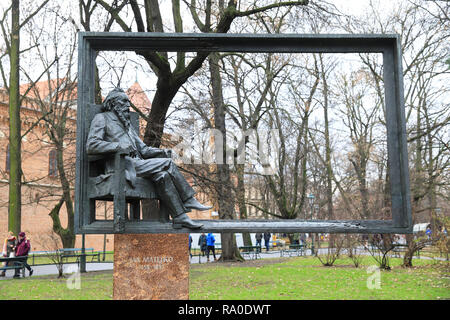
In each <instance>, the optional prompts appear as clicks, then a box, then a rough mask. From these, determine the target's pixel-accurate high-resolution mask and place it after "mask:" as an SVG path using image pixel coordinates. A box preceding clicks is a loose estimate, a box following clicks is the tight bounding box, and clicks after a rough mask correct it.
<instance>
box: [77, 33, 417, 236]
mask: <svg viewBox="0 0 450 320" xmlns="http://www.w3.org/2000/svg"><path fill="white" fill-rule="evenodd" d="M78 46H79V49H78V50H79V51H78V52H79V55H78V75H79V76H78V79H79V80H78V111H77V161H76V184H75V231H76V233H86V234H105V233H114V229H113V221H112V220H95V218H93V217H90V216H89V215H87V214H85V212H84V210H83V208H85V207H84V206H85V205H86V202H87V200H88V199H87V194H86V183H87V175H88V173H87V169H88V167H87V155H86V152H85V150H84V146H85V141H86V128H85V126H86V123H85V121H84V119H85V117H86V115H87V112H88V110H87V107H88V105H90V104H93V103H94V88H95V85H94V67H95V57H96V52H97V51H108V50H109V51H111V50H114V51H135V50H155V51H160V52H161V51H168V52H177V51H184V52H201V51H203V52H216V51H217V52H253V53H269V52H273V53H361V52H374V53H382V54H383V78H384V87H385V108H386V124H387V144H388V146H387V147H388V161H389V167H390V171H389V173H390V176H389V178H390V187H391V201H392V220H345V221H344V220H333V221H331V220H202V222H203V223H204V227H203V228H202V229H200V230H199V231H198V232H219V233H220V232H265V231H270V232H286V233H291V232H313V233H318V232H324V233H412V216H411V202H410V185H409V171H408V154H407V140H406V124H405V110H404V98H403V73H402V60H401V45H400V39H399V36H398V35H384V34H383V35H377V34H364V35H357V34H323V35H320V34H277V35H272V34H264V35H262V34H187V33H172V34H170V33H141V32H136V33H134V32H120V33H119V32H117V33H115V32H106V33H102V32H80V33H79V44H78ZM187 232H192V230H190V229H185V228H183V229H173V228H172V224H171V223H161V222H157V221H147V220H139V221H127V222H126V224H125V233H187Z"/></svg>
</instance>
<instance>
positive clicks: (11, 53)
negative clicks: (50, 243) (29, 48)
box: [0, 0, 49, 234]
mask: <svg viewBox="0 0 450 320" xmlns="http://www.w3.org/2000/svg"><path fill="white" fill-rule="evenodd" d="M48 1H49V0H45V1H43V2H42V3H41V4H40V5H38V7H37V8H36V9H35V10H34V11H32V12H30V13H29V14H28V15H27V17H26V18H25V19H24V20H23V21H22V22H20V1H19V0H12V1H11V6H9V7H8V8H7V9H6V10H5V11H4V15H3V17H2V19H1V21H0V24H1V32H2V35H3V40H4V42H5V47H6V55H7V56H8V57H9V80H6V75H5V74H6V72H5V69H4V68H3V66H2V65H1V63H0V69H1V70H0V71H1V75H2V78H3V81H4V83H5V87H6V89H7V91H8V93H9V153H10V158H9V159H10V162H9V163H10V167H9V204H8V229H9V230H11V231H13V232H14V233H15V234H18V233H19V232H20V229H21V217H22V214H21V209H22V197H21V194H22V166H21V163H22V160H21V141H22V135H21V122H20V105H21V100H22V98H21V95H20V88H19V85H20V54H21V51H20V30H21V29H22V28H23V26H24V25H26V24H27V23H28V21H29V20H30V19H31V18H32V17H33V16H35V15H36V14H37V13H38V12H39V11H40V10H41V9H42V8H43V7H44V6H45V5H46V4H47V2H48ZM9 11H11V29H10V30H9V32H8V24H7V23H6V18H7V16H8V12H9ZM3 56H4V55H3ZM3 56H2V57H3ZM25 94H26V93H25ZM25 94H24V95H25Z"/></svg>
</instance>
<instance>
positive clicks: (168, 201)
mask: <svg viewBox="0 0 450 320" xmlns="http://www.w3.org/2000/svg"><path fill="white" fill-rule="evenodd" d="M152 180H153V182H154V183H155V186H156V191H157V192H158V195H159V197H160V200H161V202H162V204H163V206H164V207H166V208H167V209H169V213H170V215H171V217H172V223H173V227H174V228H181V227H187V228H192V229H199V228H201V227H202V226H203V225H202V224H200V223H195V222H193V221H192V220H191V219H190V218H189V217H188V216H187V215H186V208H185V207H184V204H183V201H182V200H181V198H180V196H179V195H178V191H177V189H176V187H175V185H174V184H173V182H172V178H171V177H170V175H169V173H168V172H167V171H162V172H158V173H156V174H154V175H153V177H152Z"/></svg>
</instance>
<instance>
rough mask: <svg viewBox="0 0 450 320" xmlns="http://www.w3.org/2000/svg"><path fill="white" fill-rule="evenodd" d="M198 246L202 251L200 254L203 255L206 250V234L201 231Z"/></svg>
mask: <svg viewBox="0 0 450 320" xmlns="http://www.w3.org/2000/svg"><path fill="white" fill-rule="evenodd" d="M198 246H199V247H200V251H201V252H202V256H203V257H204V256H205V252H206V246H207V245H206V235H205V234H204V233H202V234H201V235H200V237H199V238H198Z"/></svg>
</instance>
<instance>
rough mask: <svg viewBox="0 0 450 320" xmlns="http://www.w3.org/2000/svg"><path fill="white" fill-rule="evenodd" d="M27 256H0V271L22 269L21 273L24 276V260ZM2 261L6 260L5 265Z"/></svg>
mask: <svg viewBox="0 0 450 320" xmlns="http://www.w3.org/2000/svg"><path fill="white" fill-rule="evenodd" d="M26 259H27V257H26V256H25V257H12V258H6V257H0V265H1V267H0V271H6V270H16V269H19V270H22V275H23V277H25V261H26ZM3 262H7V266H3Z"/></svg>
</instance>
